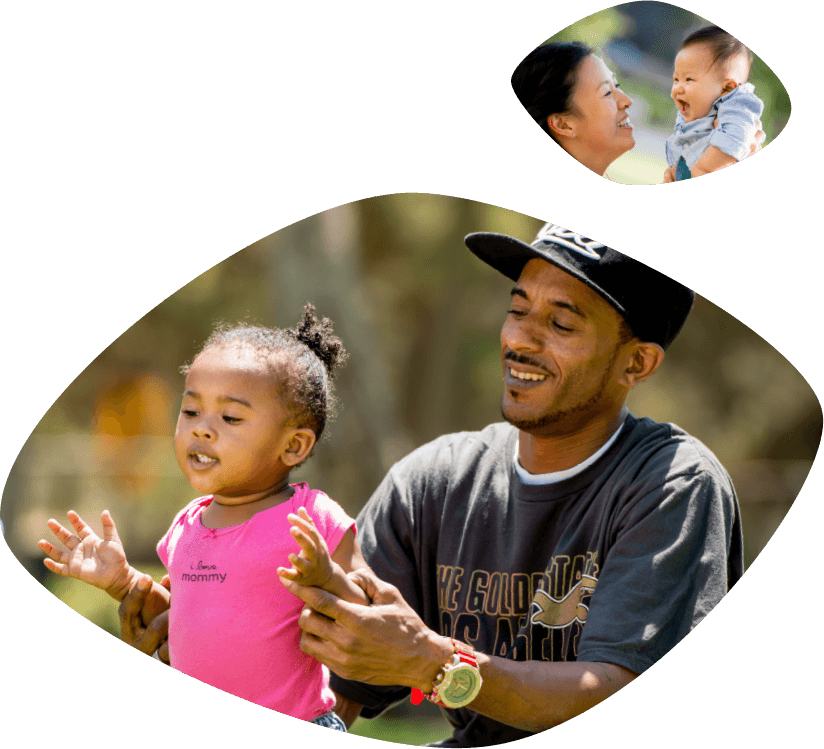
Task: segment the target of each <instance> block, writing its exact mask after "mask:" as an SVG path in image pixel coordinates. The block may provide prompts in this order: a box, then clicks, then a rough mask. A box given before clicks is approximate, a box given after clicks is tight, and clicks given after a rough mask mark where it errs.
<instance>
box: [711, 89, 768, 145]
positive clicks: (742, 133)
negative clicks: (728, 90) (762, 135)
mask: <svg viewBox="0 0 824 749" xmlns="http://www.w3.org/2000/svg"><path fill="white" fill-rule="evenodd" d="M763 111H764V102H762V101H761V99H759V98H758V97H757V96H756V95H755V94H754V93H751V92H745V91H739V92H737V93H736V94H735V95H734V96H730V98H729V99H727V100H725V101H722V102H720V103H719V104H718V127H716V128H715V130H713V132H712V134H711V135H710V145H711V146H715V147H716V148H719V149H721V150H722V151H723V152H724V153H726V154H727V155H729V156H732V157H733V158H734V159H737V160H738V161H741V160H742V159H744V158H746V157H747V155H748V154H749V152H750V144H749V140H750V137H751V136H752V135H753V134H754V133H755V131H756V123H757V122H758V120H759V119H761V113H762V112H763Z"/></svg>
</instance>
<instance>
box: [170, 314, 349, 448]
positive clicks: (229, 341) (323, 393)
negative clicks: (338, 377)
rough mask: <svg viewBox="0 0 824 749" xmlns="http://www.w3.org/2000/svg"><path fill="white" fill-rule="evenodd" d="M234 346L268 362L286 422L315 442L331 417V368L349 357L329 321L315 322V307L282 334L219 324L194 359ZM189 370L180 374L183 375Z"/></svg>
mask: <svg viewBox="0 0 824 749" xmlns="http://www.w3.org/2000/svg"><path fill="white" fill-rule="evenodd" d="M235 346H236V347H238V348H242V349H246V350H252V351H254V352H256V353H257V354H258V355H259V356H260V357H261V358H262V359H265V360H267V361H268V362H269V363H270V365H271V366H272V367H273V368H274V369H275V371H276V373H277V375H278V380H277V381H278V385H277V387H278V394H279V395H280V398H281V401H282V403H283V406H284V408H285V409H286V410H287V412H288V413H289V414H290V419H289V424H290V425H291V426H295V427H307V428H309V429H311V430H312V431H313V432H314V433H315V439H316V441H317V440H320V437H321V435H322V434H323V431H324V428H325V426H326V423H327V422H328V421H330V420H331V419H332V418H334V416H335V410H336V406H337V398H336V397H335V394H334V388H333V385H332V380H333V379H334V376H335V370H336V369H337V368H338V367H340V366H341V365H342V364H343V363H344V362H345V361H346V359H347V357H348V356H349V355H348V353H347V352H346V349H345V348H344V347H343V344H342V343H341V340H340V338H338V337H337V336H336V335H334V332H333V331H332V321H331V320H329V319H328V318H325V317H324V318H323V319H322V320H318V318H317V316H316V315H315V308H314V306H313V305H311V304H307V305H305V306H304V308H303V318H302V319H301V321H300V322H299V323H298V325H297V326H296V327H295V328H289V329H286V330H282V329H280V328H265V327H262V326H258V325H249V324H248V323H236V324H228V323H220V324H219V325H218V326H217V327H216V328H215V329H214V331H213V332H212V334H211V335H210V336H209V338H207V339H206V342H205V343H204V344H203V347H202V348H201V349H200V351H198V353H197V354H196V356H195V359H196V358H197V357H198V356H200V355H201V354H202V353H203V352H204V351H206V350H207V349H210V348H228V347H235ZM193 361H194V360H193ZM190 366H191V364H187V365H185V366H183V367H181V368H180V371H181V372H182V373H183V374H184V375H185V374H187V373H188V371H189V368H190Z"/></svg>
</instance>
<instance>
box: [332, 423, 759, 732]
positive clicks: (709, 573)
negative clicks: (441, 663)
mask: <svg viewBox="0 0 824 749" xmlns="http://www.w3.org/2000/svg"><path fill="white" fill-rule="evenodd" d="M517 435H518V432H517V430H516V429H515V428H513V427H511V426H509V425H508V424H493V425H492V426H489V427H487V428H486V429H484V430H483V431H481V432H473V433H461V434H453V435H447V436H445V437H441V438H439V439H437V440H435V441H433V442H431V443H429V444H428V445H424V446H423V447H421V448H419V449H418V450H415V451H414V452H413V453H411V454H410V455H408V456H407V457H406V458H404V459H403V460H401V461H400V462H399V463H397V464H396V465H395V466H394V467H393V468H392V469H391V471H390V472H389V473H388V475H387V476H386V478H385V479H384V481H383V482H382V483H381V485H380V486H379V487H378V489H377V491H376V492H375V494H374V495H373V496H372V498H371V499H370V501H369V502H368V503H367V505H366V507H365V508H364V509H363V511H362V512H361V514H360V516H359V517H358V520H357V527H358V538H359V540H360V545H361V549H362V550H363V554H364V557H365V559H366V561H367V562H368V564H369V565H370V566H371V567H372V569H373V570H374V571H375V573H376V574H377V575H378V576H379V577H380V578H381V579H383V580H386V581H387V582H390V583H392V584H393V585H396V586H397V587H398V588H399V589H400V592H401V593H402V594H403V597H404V598H405V599H406V601H407V602H408V603H409V604H410V605H411V606H412V608H413V609H414V610H415V611H417V612H418V614H419V615H420V616H421V618H422V619H423V621H424V622H425V623H426V625H427V626H428V627H430V628H432V629H434V630H436V631H438V632H440V633H441V634H443V635H445V636H450V637H454V638H456V639H458V640H461V641H464V642H467V643H469V644H470V645H472V646H473V647H474V648H475V649H476V650H478V651H480V652H483V653H486V654H489V655H493V656H500V657H503V658H510V659H514V660H518V661H523V660H545V661H575V660H579V661H588V662H594V661H595V662H606V663H613V664H617V665H619V666H623V667H625V668H627V669H629V670H630V671H633V672H635V673H641V672H643V671H645V670H646V669H647V668H649V667H650V666H651V665H652V664H653V663H655V662H656V661H657V660H658V659H660V658H661V657H662V656H663V655H664V654H666V653H667V652H668V651H669V650H670V649H671V648H672V647H673V646H674V645H675V644H676V643H678V642H679V641H680V640H681V639H682V638H683V637H684V636H685V635H686V634H687V633H688V632H689V631H690V630H691V629H692V628H693V627H694V626H695V625H696V624H698V622H699V621H701V619H703V618H704V616H706V614H707V613H708V612H709V611H710V609H712V608H713V606H715V605H716V604H717V603H718V601H719V600H720V599H721V598H722V596H724V594H725V593H726V592H727V591H728V590H729V589H730V587H732V585H733V584H734V583H735V582H736V581H737V580H738V578H739V577H740V576H741V574H742V573H743V540H742V535H741V519H740V513H739V509H738V503H737V500H736V497H735V492H734V490H733V487H732V483H731V481H730V479H729V476H728V475H727V473H726V472H725V471H724V469H723V468H722V466H721V465H720V464H719V463H718V461H717V459H716V458H715V456H714V455H713V454H712V453H711V452H710V451H709V450H708V449H707V448H706V447H705V446H704V445H703V444H701V443H700V442H699V441H698V440H696V439H695V438H693V437H691V436H690V435H688V434H687V433H686V432H684V431H683V430H681V429H679V428H678V427H676V426H674V425H672V424H658V423H656V422H654V421H651V420H650V419H636V418H635V417H634V416H632V415H630V416H628V417H627V421H626V422H625V424H624V427H623V429H622V431H621V434H620V435H619V436H618V439H617V440H616V441H615V443H614V444H613V445H612V446H611V447H610V448H609V450H607V452H606V453H605V454H604V455H602V456H601V457H600V458H599V459H598V460H597V461H596V462H595V463H594V464H593V465H591V466H590V467H588V468H587V469H585V470H584V471H583V472H581V473H579V474H577V475H575V476H573V477H572V478H569V479H566V480H564V481H561V482H559V483H555V484H549V485H537V486H535V485H527V484H524V483H522V482H521V480H520V479H519V478H518V474H517V472H516V471H515V461H514V455H515V450H516V441H517ZM332 688H333V689H334V690H335V691H337V692H338V693H340V694H342V695H343V696H345V697H348V698H350V699H353V700H355V701H356V702H359V703H361V704H363V705H364V706H365V709H364V711H363V713H362V715H364V717H373V716H374V715H376V714H378V713H379V712H380V711H381V710H383V709H385V708H386V707H388V706H389V705H391V704H392V703H394V702H396V701H398V700H399V699H402V698H403V697H404V696H406V695H407V694H408V693H409V690H408V689H406V688H393V687H373V686H369V685H366V684H361V683H359V682H348V681H344V680H342V679H339V678H337V677H335V676H333V679H332ZM446 713H447V717H448V718H449V720H450V722H451V723H452V724H453V726H455V729H456V730H455V735H454V745H456V746H482V745H489V744H497V743H503V742H506V741H514V740H516V739H519V738H523V737H524V736H527V735H529V734H528V733H526V732H524V731H521V730H518V729H515V728H511V727H509V726H506V725H504V724H501V723H498V722H497V721H494V720H491V719H489V718H486V717H484V716H481V715H478V714H477V713H474V712H473V711H471V710H469V709H461V710H447V711H446Z"/></svg>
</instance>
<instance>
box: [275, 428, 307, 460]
mask: <svg viewBox="0 0 824 749" xmlns="http://www.w3.org/2000/svg"><path fill="white" fill-rule="evenodd" d="M315 439H316V437H315V433H314V432H313V431H312V430H311V429H292V430H291V432H290V434H289V437H288V439H287V441H286V446H285V447H284V449H283V452H282V453H281V456H280V459H281V460H282V461H283V462H284V463H285V464H286V465H287V466H289V467H290V468H294V467H295V466H297V465H300V464H301V463H303V461H304V460H306V458H308V457H309V453H311V452H312V448H313V447H314V446H315Z"/></svg>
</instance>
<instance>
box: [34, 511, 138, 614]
mask: <svg viewBox="0 0 824 749" xmlns="http://www.w3.org/2000/svg"><path fill="white" fill-rule="evenodd" d="M67 517H68V518H69V521H70V522H71V524H72V525H73V526H74V529H75V531H77V535H76V536H75V535H74V534H73V533H71V532H70V531H68V530H67V529H66V528H64V527H63V526H62V525H60V523H58V522H57V521H56V520H49V522H48V526H49V529H50V530H51V532H52V533H54V535H55V536H57V537H58V538H59V539H60V540H61V541H62V542H63V545H64V546H65V547H66V549H68V551H63V550H61V549H58V548H56V547H54V546H52V545H51V544H50V543H49V542H48V541H44V540H41V541H40V542H39V543H38V544H37V545H38V546H39V547H40V548H41V550H42V551H43V552H44V553H45V554H47V555H48V556H49V557H50V558H49V559H44V560H43V563H44V564H45V565H46V567H48V568H49V569H50V570H51V571H52V572H54V573H56V574H58V575H66V576H67V577H75V578H77V579H78V580H82V581H83V582H85V583H89V584H90V585H94V586H95V587H97V588H102V589H103V590H105V591H106V592H107V593H109V594H110V595H112V596H114V597H115V598H118V600H120V599H121V598H122V595H120V594H121V592H123V593H125V590H127V589H128V580H129V572H130V570H131V568H130V567H129V563H128V562H127V561H126V553H125V552H124V551H123V544H122V543H121V542H120V538H119V537H118V535H117V528H116V527H115V524H114V520H112V516H111V515H110V514H109V511H108V510H104V511H103V514H102V515H101V516H100V518H101V520H102V521H103V538H100V537H99V536H98V535H96V534H95V533H94V531H92V529H91V528H89V526H88V525H86V523H84V522H83V520H82V519H81V517H80V516H79V515H78V514H77V513H76V512H74V511H73V510H72V511H70V512H68V513H67Z"/></svg>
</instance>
